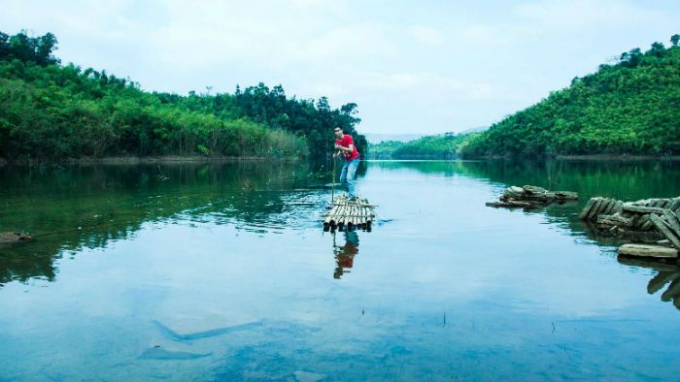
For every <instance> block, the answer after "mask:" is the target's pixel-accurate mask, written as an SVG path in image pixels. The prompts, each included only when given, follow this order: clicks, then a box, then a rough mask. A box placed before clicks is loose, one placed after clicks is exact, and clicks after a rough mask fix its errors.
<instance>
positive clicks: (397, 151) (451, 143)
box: [370, 133, 478, 159]
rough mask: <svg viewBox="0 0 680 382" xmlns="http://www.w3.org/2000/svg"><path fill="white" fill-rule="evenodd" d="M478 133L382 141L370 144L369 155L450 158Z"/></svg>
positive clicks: (400, 157)
mask: <svg viewBox="0 0 680 382" xmlns="http://www.w3.org/2000/svg"><path fill="white" fill-rule="evenodd" d="M477 134H478V133H470V134H458V135H456V134H453V133H446V134H443V135H431V136H425V137H422V138H419V139H414V140H412V141H409V142H405V143H404V142H397V141H383V142H380V143H377V144H371V145H370V157H371V158H376V159H452V158H456V157H457V156H458V155H459V153H460V152H461V150H462V148H463V147H464V146H465V144H466V143H467V141H469V140H470V139H471V137H472V136H474V135H477Z"/></svg>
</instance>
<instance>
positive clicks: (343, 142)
mask: <svg viewBox="0 0 680 382" xmlns="http://www.w3.org/2000/svg"><path fill="white" fill-rule="evenodd" d="M335 143H337V144H339V145H340V146H343V147H349V145H352V148H353V149H352V152H351V153H349V152H347V151H342V156H344V157H345V161H346V162H349V161H351V160H354V159H357V158H359V151H358V150H357V146H356V145H355V144H354V139H352V136H351V135H349V134H344V135H343V136H342V139H336V140H335Z"/></svg>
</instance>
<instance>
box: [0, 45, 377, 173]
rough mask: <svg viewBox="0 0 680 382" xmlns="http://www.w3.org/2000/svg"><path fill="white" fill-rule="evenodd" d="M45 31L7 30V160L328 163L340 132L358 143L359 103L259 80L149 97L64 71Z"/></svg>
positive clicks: (77, 70)
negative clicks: (291, 93) (305, 95)
mask: <svg viewBox="0 0 680 382" xmlns="http://www.w3.org/2000/svg"><path fill="white" fill-rule="evenodd" d="M56 49H57V38H56V37H55V36H54V35H53V34H51V33H47V34H45V35H44V36H39V37H31V36H28V35H27V34H26V33H25V32H20V33H18V34H16V35H12V36H10V35H8V34H5V33H2V32H0V158H4V159H6V160H10V161H11V160H22V159H63V158H82V157H94V158H99V157H107V156H138V157H145V156H165V155H178V156H196V155H202V156H208V157H244V156H257V157H276V158H279V157H287V158H289V157H306V158H311V159H321V158H325V157H326V155H328V153H329V152H331V150H332V147H333V132H332V129H333V127H335V126H340V127H342V128H343V129H344V130H345V131H347V132H348V133H350V134H352V135H354V136H355V137H356V143H357V146H358V147H359V149H360V150H362V149H363V150H364V151H365V149H366V146H367V143H366V140H365V138H364V137H363V136H361V135H358V134H357V132H356V125H357V124H358V123H359V122H360V121H361V120H360V119H359V118H358V116H357V114H358V110H357V105H356V104H354V103H349V104H346V105H343V106H341V107H340V108H339V109H333V108H332V107H331V106H330V104H329V102H328V100H327V99H326V98H325V97H322V98H320V99H319V100H316V101H314V100H305V99H297V98H296V97H288V96H286V94H285V92H284V90H283V88H282V87H281V86H280V85H279V86H275V87H274V88H272V89H269V88H268V87H267V86H265V85H264V84H262V83H260V84H258V85H257V86H250V87H247V88H245V89H244V90H241V89H240V88H239V87H237V89H236V91H235V93H234V94H228V93H223V94H216V95H210V94H208V93H204V94H197V93H196V92H190V93H189V94H188V95H187V96H183V95H178V94H172V93H158V92H145V91H142V90H141V89H140V85H139V83H137V82H134V81H132V80H130V79H129V78H119V77H116V76H115V75H113V74H109V73H106V71H105V70H102V71H97V70H94V69H92V68H87V69H84V70H83V69H82V68H81V67H80V66H77V65H75V64H71V63H70V64H67V65H62V64H61V62H60V60H59V59H58V58H56V57H55V56H54V54H53V52H54V51H55V50H56Z"/></svg>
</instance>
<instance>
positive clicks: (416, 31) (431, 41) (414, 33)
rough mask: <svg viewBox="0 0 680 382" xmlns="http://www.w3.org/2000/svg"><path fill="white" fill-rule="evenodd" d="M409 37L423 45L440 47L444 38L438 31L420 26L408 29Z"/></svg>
mask: <svg viewBox="0 0 680 382" xmlns="http://www.w3.org/2000/svg"><path fill="white" fill-rule="evenodd" d="M408 31H409V33H410V34H411V37H413V38H414V39H415V40H416V41H418V42H419V43H421V44H425V45H441V44H443V43H444V36H443V35H442V33H440V32H439V31H438V30H436V29H433V28H429V27H425V26H422V25H413V26H410V27H409V28H408Z"/></svg>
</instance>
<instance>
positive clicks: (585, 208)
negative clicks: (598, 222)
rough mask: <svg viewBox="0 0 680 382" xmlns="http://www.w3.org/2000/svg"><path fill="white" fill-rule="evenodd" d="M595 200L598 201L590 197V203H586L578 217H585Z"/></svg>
mask: <svg viewBox="0 0 680 382" xmlns="http://www.w3.org/2000/svg"><path fill="white" fill-rule="evenodd" d="M595 202H596V200H595V198H590V200H588V203H586V205H585V207H583V210H581V213H580V214H579V215H578V218H579V219H581V220H583V219H585V218H586V217H587V216H588V214H589V213H590V209H591V208H593V205H594V204H595Z"/></svg>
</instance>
